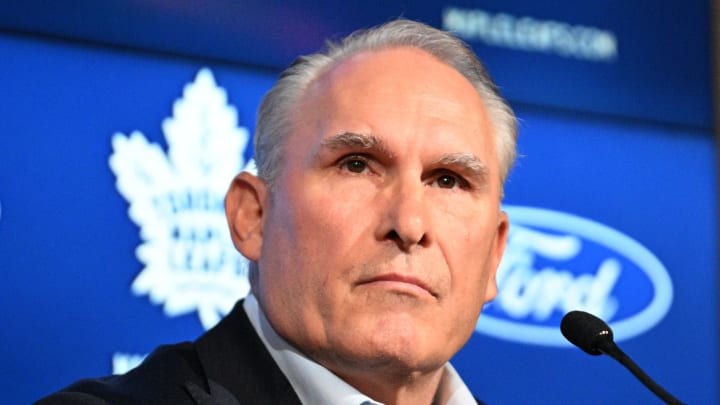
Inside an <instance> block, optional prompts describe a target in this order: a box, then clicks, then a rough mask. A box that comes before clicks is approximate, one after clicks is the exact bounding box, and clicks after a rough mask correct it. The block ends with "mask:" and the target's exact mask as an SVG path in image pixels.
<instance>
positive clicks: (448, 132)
mask: <svg viewBox="0 0 720 405" xmlns="http://www.w3.org/2000/svg"><path fill="white" fill-rule="evenodd" d="M292 123H293V125H292V127H291V128H289V134H290V135H289V138H288V139H287V143H286V144H285V146H284V153H285V155H284V156H285V159H284V160H283V163H282V170H281V174H280V175H279V177H278V178H277V181H276V183H275V186H274V187H273V189H272V190H270V191H269V192H268V196H267V199H266V200H265V204H264V206H263V208H262V247H261V253H260V256H259V260H258V262H259V277H258V280H257V283H256V285H255V286H254V289H255V293H256V295H257V296H258V299H259V302H260V304H261V306H262V308H263V310H264V311H265V313H266V314H267V316H268V319H269V320H270V322H271V324H272V325H273V327H274V328H275V329H276V331H277V332H278V333H279V334H280V335H281V336H283V337H284V338H285V339H287V340H288V341H289V342H291V343H292V344H293V345H294V346H296V347H298V348H299V349H300V350H302V351H303V352H305V353H306V354H307V355H308V356H309V357H311V358H313V359H315V360H316V361H318V362H320V363H321V364H323V365H325V366H326V367H328V368H329V369H331V370H333V371H335V372H336V373H338V374H340V375H341V376H342V375H346V374H352V373H353V371H354V370H358V369H362V368H366V369H374V370H379V369H378V367H384V368H388V369H393V370H396V371H398V372H403V371H405V370H425V371H428V370H435V369H437V368H439V367H441V366H442V365H443V364H444V363H445V362H446V361H447V360H448V359H449V358H450V357H451V356H452V355H453V354H455V352H456V351H457V350H459V348H460V347H461V346H462V345H463V344H464V343H465V342H466V341H467V339H468V338H469V337H470V335H471V333H472V331H473V329H474V325H475V322H476V321H477V317H478V315H479V313H480V309H481V306H482V305H483V303H485V302H486V301H487V300H489V299H492V298H493V297H494V295H495V293H496V287H495V280H494V275H495V270H496V267H497V265H498V262H499V260H500V257H501V255H502V251H503V248H504V246H505V237H506V231H507V218H506V216H505V215H504V214H503V213H501V212H500V210H499V200H500V192H501V184H500V181H499V174H498V170H499V169H498V158H497V154H496V152H495V148H494V142H493V134H492V129H491V123H490V121H489V118H488V116H487V113H486V110H485V108H484V106H483V103H482V100H481V99H480V98H479V96H478V95H477V93H476V92H475V90H474V89H473V87H472V85H471V84H470V83H469V82H468V81H467V80H466V79H465V78H464V77H462V76H461V75H460V74H459V73H458V72H456V71H455V70H453V69H452V68H450V67H448V66H446V65H444V64H442V63H440V62H438V61H437V60H435V59H434V58H433V57H431V56H430V55H428V54H426V53H424V52H422V51H419V50H417V49H412V48H397V49H391V50H384V51H379V52H373V53H363V54H359V55H356V56H354V57H352V58H350V59H348V60H346V61H344V62H342V63H341V64H339V65H338V66H336V67H335V68H334V69H332V70H331V71H330V72H328V73H326V74H325V75H323V76H321V78H320V79H319V80H317V81H316V82H315V83H314V84H313V85H312V86H311V88H310V89H309V91H308V92H307V94H306V95H305V96H304V97H303V99H302V101H301V103H300V104H299V105H298V106H297V109H296V111H295V115H294V116H293V117H292Z"/></svg>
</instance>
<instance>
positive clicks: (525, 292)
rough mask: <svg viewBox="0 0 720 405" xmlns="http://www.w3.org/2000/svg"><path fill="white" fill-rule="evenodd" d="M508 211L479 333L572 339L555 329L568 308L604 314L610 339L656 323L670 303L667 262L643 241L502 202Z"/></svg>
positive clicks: (545, 340)
mask: <svg viewBox="0 0 720 405" xmlns="http://www.w3.org/2000/svg"><path fill="white" fill-rule="evenodd" d="M503 210H505V212H507V213H508V215H509V216H510V222H511V225H510V233H509V236H508V245H507V248H506V250H505V255H504V256H503V259H502V261H501V263H500V267H499V268H498V273H497V283H498V295H497V298H496V299H495V300H494V301H492V302H490V303H489V304H487V305H486V306H485V308H484V309H483V314H482V315H481V316H480V319H479V320H478V323H477V326H476V330H477V331H478V332H480V333H483V334H486V335H490V336H494V337H497V338H501V339H506V340H511V341H515V342H521V343H530V344H538V345H547V346H568V345H570V344H569V343H568V342H567V341H566V340H565V339H564V338H563V337H562V335H561V333H560V331H559V325H560V320H561V318H562V316H563V315H564V314H565V313H567V312H568V311H571V310H582V311H586V312H590V313H592V314H594V315H596V316H598V317H600V318H603V319H604V320H606V321H607V322H608V323H609V324H610V326H611V327H612V329H613V332H614V334H615V340H616V341H621V340H624V339H628V338H631V337H633V336H637V335H639V334H641V333H643V332H646V331H647V330H649V329H651V328H652V327H653V326H655V325H656V324H657V323H658V322H660V321H661V320H662V319H663V317H664V316H665V314H667V312H668V310H669V309H670V304H671V303H672V297H673V289H672V282H671V281H670V277H669V275H668V272H667V270H666V269H665V267H664V266H663V265H662V263H660V261H659V260H658V259H657V258H656V257H655V256H654V255H653V254H652V253H651V252H650V251H648V250H647V249H646V248H645V247H643V246H642V245H641V244H640V243H638V242H637V241H635V240H633V239H631V238H630V237H628V236H626V235H624V234H622V233H620V232H618V231H616V230H614V229H611V228H609V227H607V226H605V225H602V224H600V223H597V222H594V221H591V220H589V219H585V218H581V217H578V216H575V215H571V214H567V213H563V212H558V211H552V210H546V209H540V208H531V207H520V206H504V207H503Z"/></svg>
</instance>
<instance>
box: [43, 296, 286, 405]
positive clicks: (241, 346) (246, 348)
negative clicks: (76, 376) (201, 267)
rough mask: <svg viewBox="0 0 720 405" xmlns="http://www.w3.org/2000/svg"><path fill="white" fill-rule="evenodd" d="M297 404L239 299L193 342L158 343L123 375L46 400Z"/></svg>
mask: <svg viewBox="0 0 720 405" xmlns="http://www.w3.org/2000/svg"><path fill="white" fill-rule="evenodd" d="M108 403H110V404H201V405H210V404H216V405H230V404H232V405H238V404H242V405H254V404H297V405H300V400H299V399H298V397H297V395H296V394H295V391H294V390H293V389H292V386H291V385H290V383H289V382H288V380H287V378H286V377H285V375H284V374H283V373H282V372H281V371H280V369H279V368H278V367H277V365H276V364H275V362H274V360H273V359H272V357H271V356H270V353H269V352H268V351H267V349H266V348H265V346H264V345H263V343H262V341H261V340H260V338H259V337H258V336H257V334H256V333H255V329H253V327H252V325H251V324H250V320H249V319H248V318H247V315H246V314H245V310H244V309H243V307H242V301H240V302H239V303H238V304H237V305H236V306H235V308H234V309H233V310H232V312H230V314H228V315H227V316H226V317H225V318H224V319H223V320H222V321H220V323H218V324H217V325H216V326H215V327H214V328H212V329H211V330H209V331H208V332H206V333H205V334H203V335H202V336H201V337H200V338H199V339H198V340H197V341H195V342H194V343H189V342H185V343H179V344H175V345H168V346H160V347H159V348H157V349H156V350H155V351H154V352H152V353H151V354H150V356H148V357H147V358H146V359H145V361H144V362H143V363H142V364H141V365H140V366H138V367H137V368H135V369H134V370H132V371H129V372H128V373H127V374H124V375H119V376H111V377H103V378H97V379H88V380H82V381H79V382H77V383H75V384H73V385H71V386H69V387H67V388H65V389H64V390H62V391H60V392H58V393H55V394H53V395H51V396H49V397H47V398H43V399H41V400H40V401H38V402H37V403H36V404H37V405H50V404H108Z"/></svg>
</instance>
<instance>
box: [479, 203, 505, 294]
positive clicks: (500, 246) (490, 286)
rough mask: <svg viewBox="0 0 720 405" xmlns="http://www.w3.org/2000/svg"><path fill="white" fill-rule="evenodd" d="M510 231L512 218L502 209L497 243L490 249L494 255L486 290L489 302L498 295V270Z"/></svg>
mask: <svg viewBox="0 0 720 405" xmlns="http://www.w3.org/2000/svg"><path fill="white" fill-rule="evenodd" d="M509 231H510V219H508V216H507V214H506V213H505V212H504V211H500V215H499V217H498V225H497V234H496V235H495V242H494V243H495V245H494V246H493V249H492V250H491V251H490V254H491V255H492V257H490V268H489V271H490V277H489V280H488V283H487V289H486V291H485V302H488V301H490V300H492V299H494V298H495V296H497V292H498V291H497V277H496V276H497V271H498V266H500V261H501V260H502V257H503V253H505V246H506V245H507V239H508V232H509Z"/></svg>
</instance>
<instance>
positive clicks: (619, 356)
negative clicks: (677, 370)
mask: <svg viewBox="0 0 720 405" xmlns="http://www.w3.org/2000/svg"><path fill="white" fill-rule="evenodd" d="M597 349H598V350H600V351H601V352H603V353H605V354H607V355H608V356H610V357H612V358H613V359H615V360H617V361H618V362H619V363H620V364H622V365H623V366H625V368H627V369H628V370H629V371H630V372H631V373H632V374H633V375H634V376H635V377H636V378H637V379H638V380H640V382H641V383H643V385H644V386H646V387H647V388H648V389H649V390H650V391H652V392H653V393H654V394H655V395H657V396H658V398H660V399H661V400H663V402H665V403H666V404H670V405H683V403H682V402H680V400H679V399H677V398H675V397H674V396H673V395H672V394H670V393H669V392H667V391H665V389H664V388H663V387H661V386H660V385H658V383H656V382H655V381H654V380H653V379H652V378H650V376H649V375H647V374H646V373H645V372H644V371H643V370H642V369H641V368H640V366H638V365H637V363H635V362H634V361H633V360H632V359H631V358H630V357H629V356H628V355H626V354H625V353H624V352H623V351H622V350H620V348H619V347H618V346H617V345H616V344H615V342H613V341H612V340H610V341H605V342H603V344H599V345H598V347H597Z"/></svg>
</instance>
